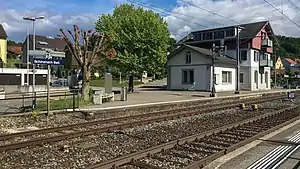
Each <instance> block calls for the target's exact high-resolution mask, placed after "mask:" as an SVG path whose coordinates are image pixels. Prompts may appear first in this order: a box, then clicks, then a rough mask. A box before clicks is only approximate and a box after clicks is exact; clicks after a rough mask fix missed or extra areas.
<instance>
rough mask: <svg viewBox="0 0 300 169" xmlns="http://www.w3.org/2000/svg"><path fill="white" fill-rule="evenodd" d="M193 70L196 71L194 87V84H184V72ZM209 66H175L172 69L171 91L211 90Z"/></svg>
mask: <svg viewBox="0 0 300 169" xmlns="http://www.w3.org/2000/svg"><path fill="white" fill-rule="evenodd" d="M184 69H193V70H194V82H195V83H194V85H193V84H182V78H183V77H182V70H184ZM208 71H209V70H207V66H205V65H199V66H193V65H191V66H174V67H171V79H170V81H171V84H170V89H172V90H203V91H204V90H209V87H208V86H209V85H208V83H209V81H208V80H209V77H208V76H207V75H208V73H207V72H208Z"/></svg>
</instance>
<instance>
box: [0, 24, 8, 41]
mask: <svg viewBox="0 0 300 169" xmlns="http://www.w3.org/2000/svg"><path fill="white" fill-rule="evenodd" d="M6 38H7V34H6V32H5V30H4V28H3V26H2V25H1V24H0V39H6Z"/></svg>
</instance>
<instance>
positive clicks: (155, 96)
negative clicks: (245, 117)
mask: <svg viewBox="0 0 300 169" xmlns="http://www.w3.org/2000/svg"><path fill="white" fill-rule="evenodd" d="M288 91H295V89H290V90H288V89H272V90H265V91H262V90H260V91H241V92H240V94H234V92H221V93H217V97H213V98H212V97H210V96H209V95H210V92H196V91H166V90H162V91H155V90H154V91H153V90H137V92H134V93H129V94H128V97H127V101H120V95H119V94H116V95H115V101H114V102H104V103H103V104H101V105H89V106H85V107H80V108H79V110H82V111H89V110H91V111H92V110H108V109H117V108H127V107H135V106H147V105H148V106H149V105H155V104H167V103H176V102H177V103H180V102H186V101H193V100H205V99H216V98H229V97H237V96H239V97H240V96H247V95H249V96H250V95H259V94H264V93H274V92H275V93H276V92H288Z"/></svg>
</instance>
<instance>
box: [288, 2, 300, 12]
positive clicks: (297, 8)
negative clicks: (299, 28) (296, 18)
mask: <svg viewBox="0 0 300 169" xmlns="http://www.w3.org/2000/svg"><path fill="white" fill-rule="evenodd" d="M288 1H289V3H291V4H292V5H294V7H295V8H296V9H298V10H299V11H300V8H299V7H298V6H297V5H296V4H295V3H293V2H292V1H290V0H288Z"/></svg>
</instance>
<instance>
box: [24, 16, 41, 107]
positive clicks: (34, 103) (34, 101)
mask: <svg viewBox="0 0 300 169" xmlns="http://www.w3.org/2000/svg"><path fill="white" fill-rule="evenodd" d="M44 18H45V17H44V16H37V17H31V16H25V17H23V20H26V21H32V28H33V42H32V43H33V46H32V50H33V51H35V21H36V20H38V19H44ZM28 38H29V36H28ZM27 46H29V45H27ZM27 52H29V49H27ZM28 57H29V55H28V54H27V61H28V60H29V59H28ZM33 57H34V56H33ZM27 69H28V62H27ZM32 71H33V72H32V92H33V93H34V98H33V103H32V106H33V108H35V105H36V99H35V64H32ZM27 80H28V81H27V83H28V84H29V74H27Z"/></svg>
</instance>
